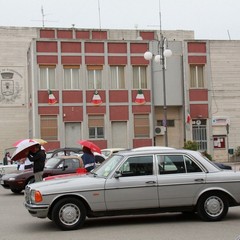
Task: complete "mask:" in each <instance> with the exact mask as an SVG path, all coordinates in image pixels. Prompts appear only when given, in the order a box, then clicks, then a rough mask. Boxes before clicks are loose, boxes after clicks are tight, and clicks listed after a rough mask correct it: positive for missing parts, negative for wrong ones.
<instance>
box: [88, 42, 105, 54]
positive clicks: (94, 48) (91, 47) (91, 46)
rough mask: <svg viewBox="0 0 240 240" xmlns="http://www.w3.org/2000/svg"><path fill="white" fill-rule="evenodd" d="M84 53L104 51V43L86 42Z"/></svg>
mask: <svg viewBox="0 0 240 240" xmlns="http://www.w3.org/2000/svg"><path fill="white" fill-rule="evenodd" d="M85 52H86V53H104V43H96V42H91V43H90V42H87V43H85Z"/></svg>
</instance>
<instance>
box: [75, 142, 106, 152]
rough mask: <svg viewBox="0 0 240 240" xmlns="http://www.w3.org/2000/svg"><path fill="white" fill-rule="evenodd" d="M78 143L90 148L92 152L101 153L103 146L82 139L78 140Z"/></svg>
mask: <svg viewBox="0 0 240 240" xmlns="http://www.w3.org/2000/svg"><path fill="white" fill-rule="evenodd" d="M78 143H79V144H80V145H82V146H84V147H87V148H89V149H90V150H91V151H92V152H97V153H101V148H100V147H98V146H97V145H96V144H94V143H93V142H90V141H88V140H81V141H78Z"/></svg>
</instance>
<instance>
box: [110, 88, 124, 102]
mask: <svg viewBox="0 0 240 240" xmlns="http://www.w3.org/2000/svg"><path fill="white" fill-rule="evenodd" d="M109 102H110V103H112V102H128V91H127V90H110V91H109Z"/></svg>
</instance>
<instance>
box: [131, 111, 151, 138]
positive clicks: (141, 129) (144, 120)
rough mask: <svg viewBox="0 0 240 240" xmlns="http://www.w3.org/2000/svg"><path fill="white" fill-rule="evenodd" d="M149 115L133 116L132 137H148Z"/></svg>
mask: <svg viewBox="0 0 240 240" xmlns="http://www.w3.org/2000/svg"><path fill="white" fill-rule="evenodd" d="M149 135H150V133H149V115H148V114H136V115H134V137H136V138H142V137H149Z"/></svg>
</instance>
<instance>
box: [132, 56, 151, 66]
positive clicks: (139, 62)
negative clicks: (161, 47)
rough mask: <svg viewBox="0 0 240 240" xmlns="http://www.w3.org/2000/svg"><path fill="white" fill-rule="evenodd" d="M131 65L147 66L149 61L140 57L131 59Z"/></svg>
mask: <svg viewBox="0 0 240 240" xmlns="http://www.w3.org/2000/svg"><path fill="white" fill-rule="evenodd" d="M131 64H132V65H148V64H149V61H148V60H145V58H144V57H143V56H142V57H131Z"/></svg>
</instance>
